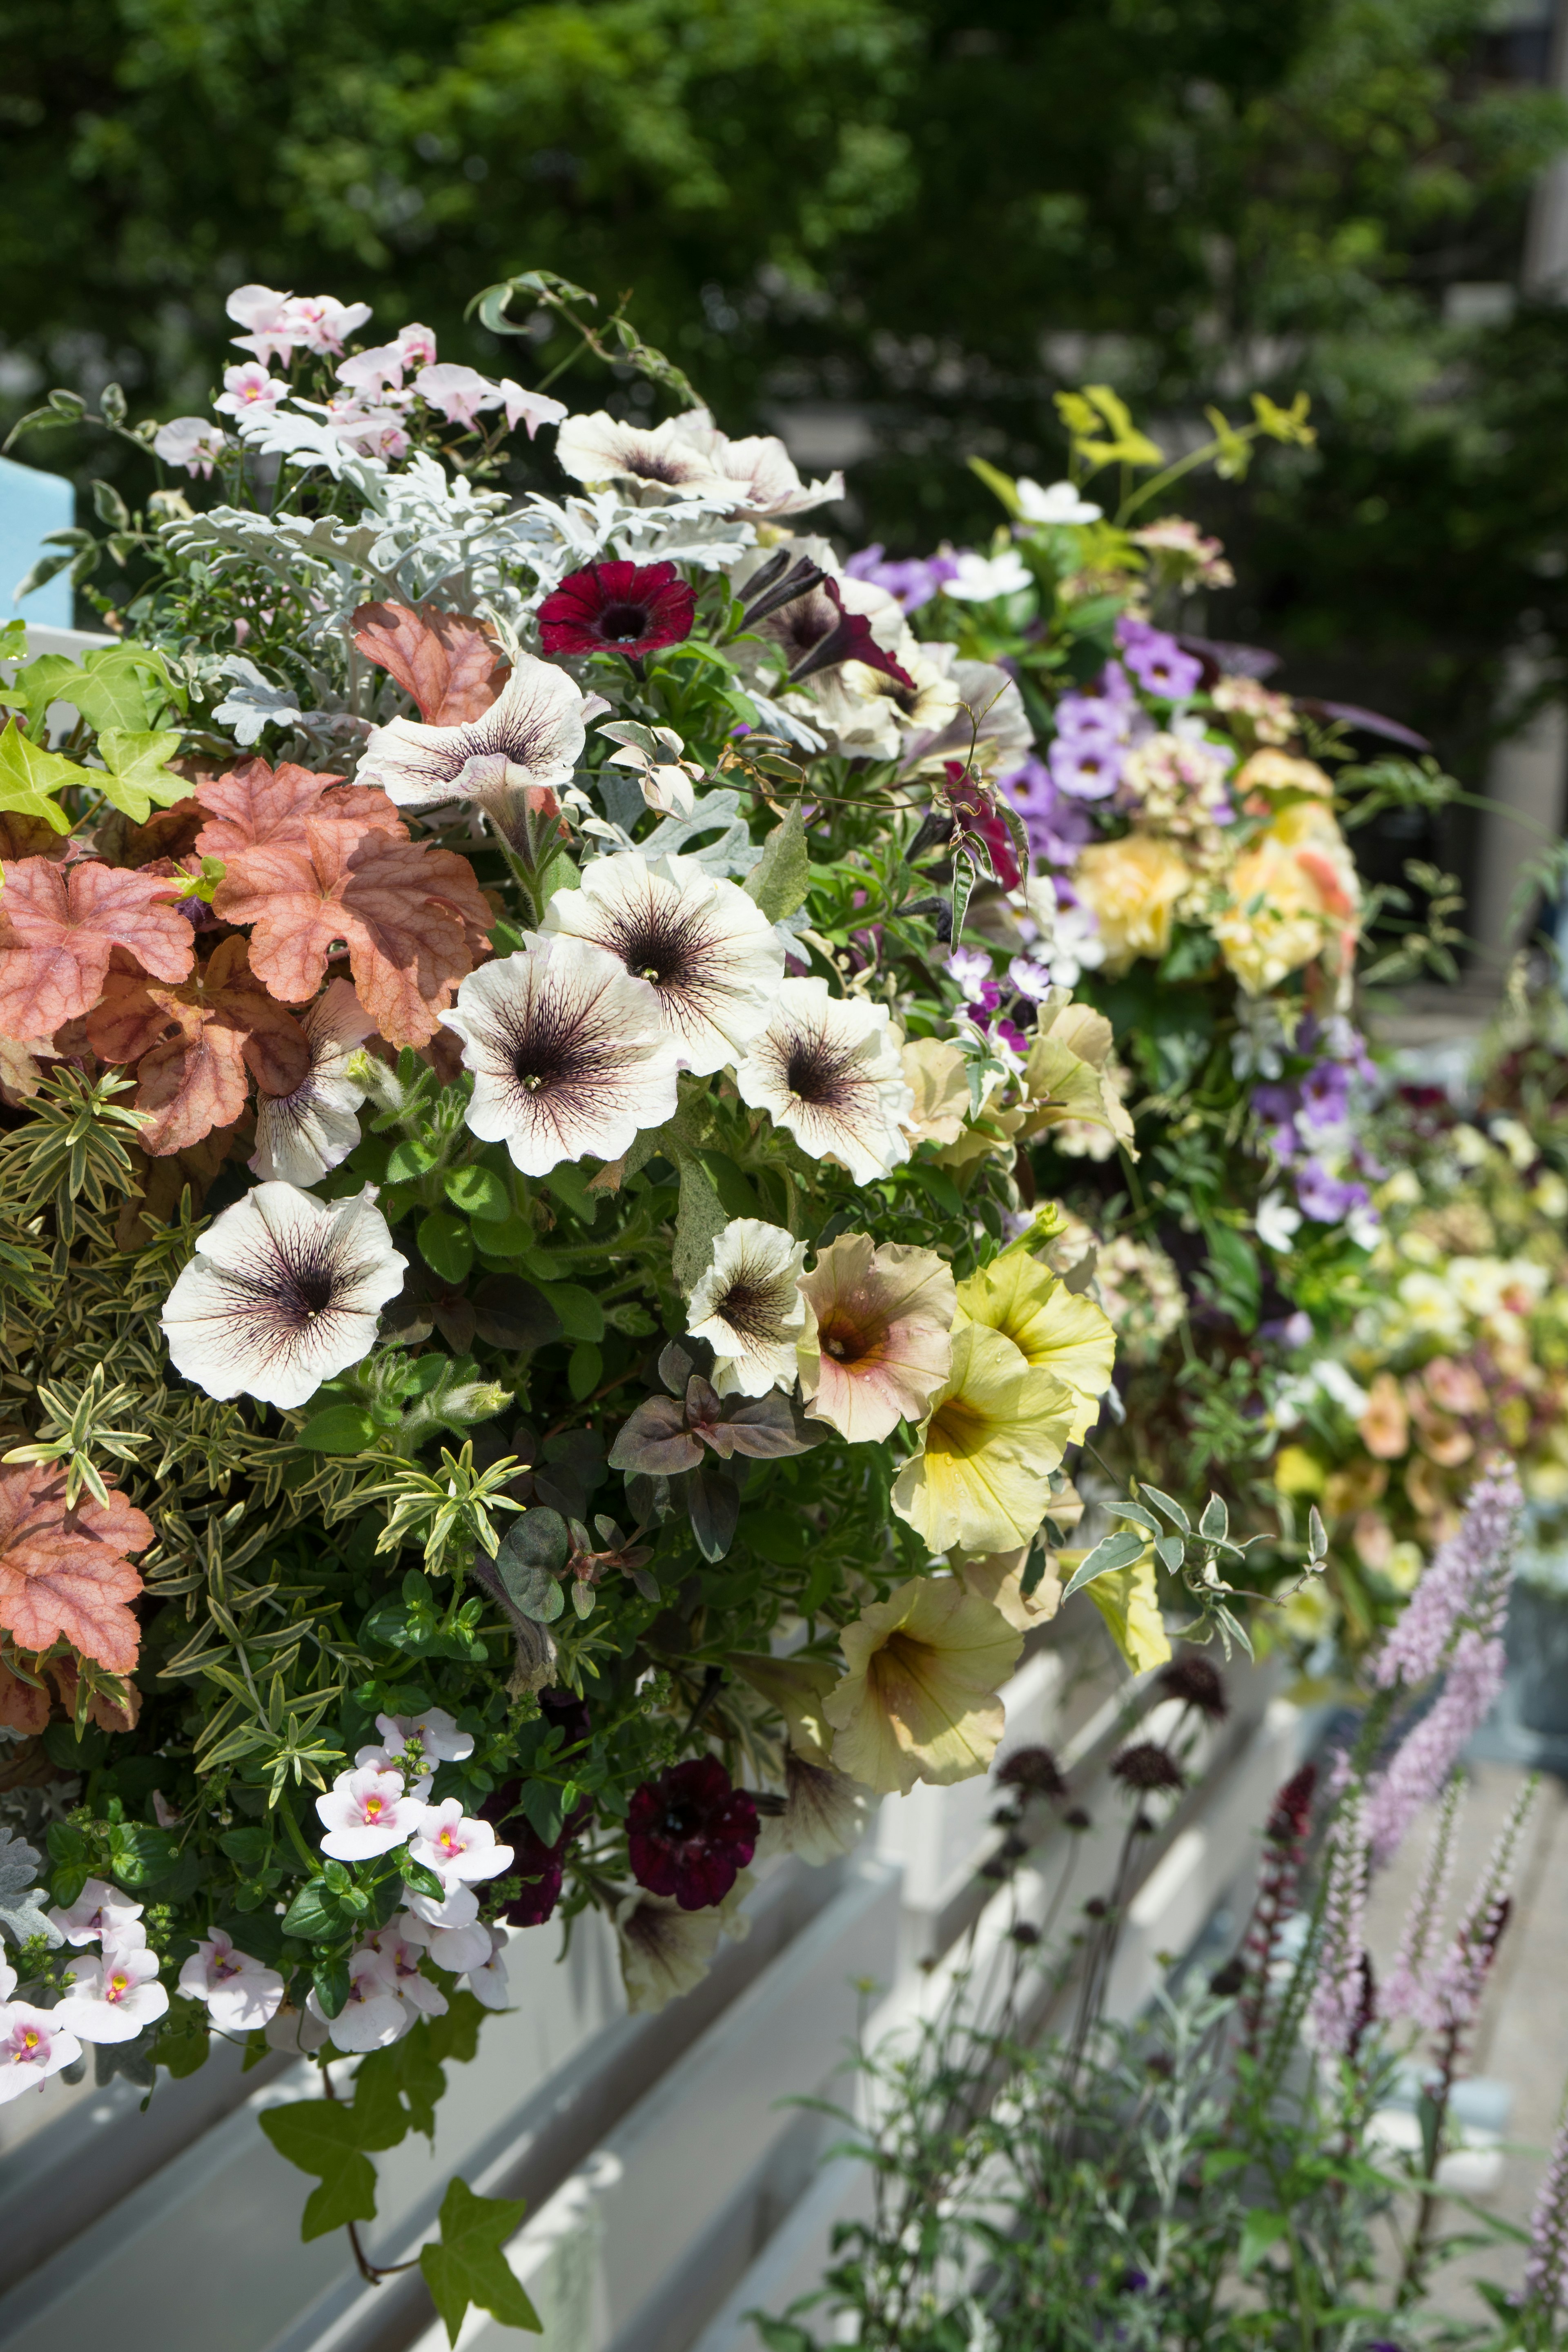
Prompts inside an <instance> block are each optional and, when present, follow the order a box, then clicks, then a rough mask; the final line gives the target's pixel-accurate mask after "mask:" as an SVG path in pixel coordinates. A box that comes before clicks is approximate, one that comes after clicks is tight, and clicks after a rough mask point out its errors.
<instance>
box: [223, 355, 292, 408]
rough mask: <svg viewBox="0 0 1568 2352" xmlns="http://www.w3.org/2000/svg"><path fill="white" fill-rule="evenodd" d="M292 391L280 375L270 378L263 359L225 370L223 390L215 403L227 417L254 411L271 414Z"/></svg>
mask: <svg viewBox="0 0 1568 2352" xmlns="http://www.w3.org/2000/svg"><path fill="white" fill-rule="evenodd" d="M288 390H289V386H288V384H287V383H286V382H285V381H284V379H283V377H282V376H280V375H268V373H267V370H266V369H265V368H264V367H263V366H262V365H261V362H259V360H251V361H250V362H248V364H247V365H246V366H245V367H231V368H225V370H224V372H223V390H222V391H221V392H220V393H219V394H218V396H217V398H216V400H215V401H214V403H213V406H214V407H215V408H221V409H222V410H223V412H224V415H226V416H245V415H248V414H249V413H250V412H251V411H252V410H253V409H259V410H260V411H261V412H262V413H263V414H264V415H271V413H272V411H273V410H274V409H275V408H276V407H277V405H278V404H279V401H280V400H282V399H283V398H284V397H285V396H286V394H287V393H288Z"/></svg>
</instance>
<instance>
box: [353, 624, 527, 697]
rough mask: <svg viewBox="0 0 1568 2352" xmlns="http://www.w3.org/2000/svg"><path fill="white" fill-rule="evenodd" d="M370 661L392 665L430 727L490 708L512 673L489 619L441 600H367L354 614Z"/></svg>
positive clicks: (360, 644)
mask: <svg viewBox="0 0 1568 2352" xmlns="http://www.w3.org/2000/svg"><path fill="white" fill-rule="evenodd" d="M349 626H350V627H351V628H352V629H353V633H354V643H355V645H356V646H358V647H359V649H360V651H361V653H362V654H363V656H364V657H365V659H366V660H367V661H373V662H374V663H376V664H377V665H378V666H379V667H381V668H382V669H384V670H389V671H390V672H391V674H392V676H393V677H395V679H396V680H397V683H398V685H399V686H400V687H402V688H403V690H404V692H405V694H411V695H412V696H413V697H414V699H415V701H416V703H417V704H418V705H419V716H420V718H421V719H424V720H425V721H426V724H427V725H428V726H431V727H460V726H462V725H463V723H464V721H465V720H467V719H477V718H478V717H479V713H480V711H481V710H488V709H489V707H490V705H491V703H492V702H493V701H494V700H495V698H496V697H497V696H498V695H499V694H500V690H501V688H502V687H503V686H504V685H505V684H506V681H507V678H508V677H509V676H510V667H511V666H510V663H509V662H508V660H507V659H506V656H505V655H504V654H503V653H502V652H501V650H500V646H499V645H498V644H497V643H496V639H495V634H494V632H493V631H492V629H491V628H490V625H489V622H487V621H479V620H476V619H475V617H474V615H473V614H471V613H444V612H442V611H441V609H440V607H439V605H437V604H421V606H420V607H419V610H418V611H417V612H416V613H414V612H410V611H409V609H408V606H407V605H406V604H362V605H361V606H360V608H359V610H358V612H357V613H354V614H352V615H351V617H350V621H349Z"/></svg>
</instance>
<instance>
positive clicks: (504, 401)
mask: <svg viewBox="0 0 1568 2352" xmlns="http://www.w3.org/2000/svg"><path fill="white" fill-rule="evenodd" d="M496 390H497V391H498V392H499V393H500V396H501V405H502V407H503V408H504V409H505V410H506V429H507V431H508V432H509V433H515V432H516V431H517V428H518V423H519V420H520V419H521V422H522V423H523V424H524V425H527V427H528V437H529V439H530V440H532V438H533V436H534V435H535V434H536V433H537V432H538V430H539V428H540V426H541V425H559V424H560V422H561V420H562V418H563V416H564V415H565V414H566V403H565V402H564V401H563V400H552V399H551V397H550V394H548V393H547V392H530V391H529V390H528V389H527V387H526V386H525V385H523V384H521V383H517V381H516V380H515V378H513V377H511V376H510V375H503V376H502V378H501V380H500V383H499V384H498V385H497V386H496Z"/></svg>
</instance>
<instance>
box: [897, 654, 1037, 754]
mask: <svg viewBox="0 0 1568 2352" xmlns="http://www.w3.org/2000/svg"><path fill="white" fill-rule="evenodd" d="M927 651H928V652H932V651H934V652H937V653H943V652H945V651H946V648H945V647H943V646H935V647H931V646H928V647H927ZM946 676H947V677H949V678H950V679H951V681H952V685H953V687H954V688H956V691H957V697H958V709H957V715H956V716H955V717H953V718H952V719H947V720H945V721H944V722H943V723H942V725H940V726H933V727H917V728H916V729H915V730H913V731H912V732H911V734H910V738H909V741H908V746H907V749H906V751H905V753H904V768H905V771H906V772H909V771H910V770H912V769H934V768H940V767H945V766H946V764H947V762H948V761H950V760H963V761H968V760H970V759H971V758H973V761H974V762H975V764H976V766H978V767H982V768H985V769H990V770H993V771H994V772H995V773H996V774H998V775H1002V776H1008V775H1011V774H1012V773H1013V772H1014V771H1015V770H1016V769H1017V768H1019V767H1021V766H1022V765H1023V763H1024V761H1026V759H1027V758H1028V756H1029V753H1030V751H1032V749H1033V747H1034V740H1035V735H1034V728H1033V725H1032V723H1031V721H1030V719H1029V714H1028V712H1027V711H1026V709H1025V708H1024V698H1023V696H1022V695H1021V694H1020V693H1019V691H1018V685H1017V680H1016V678H1013V677H1009V676H1008V674H1007V672H1006V671H1005V669H1003V668H1002V667H1000V665H999V664H997V663H995V662H982V661H956V660H952V661H950V667H948V668H947V671H946Z"/></svg>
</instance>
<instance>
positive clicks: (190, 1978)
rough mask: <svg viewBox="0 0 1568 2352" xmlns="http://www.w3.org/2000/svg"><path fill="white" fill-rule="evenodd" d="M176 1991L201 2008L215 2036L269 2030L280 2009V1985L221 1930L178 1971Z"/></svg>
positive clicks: (280, 1981)
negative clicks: (266, 2027) (259, 2028)
mask: <svg viewBox="0 0 1568 2352" xmlns="http://www.w3.org/2000/svg"><path fill="white" fill-rule="evenodd" d="M180 1990H181V1991H182V1992H183V1993H184V1994H185V1995H186V1996H187V1997H188V1998H189V1999H190V2000H200V2001H205V2003H206V2007H207V2011H208V2014H209V2015H210V2016H211V2018H212V2021H213V2023H214V2024H215V2025H216V2027H217V2029H218V2032H220V2033H249V2032H253V2031H254V2030H255V2028H256V2027H257V2026H259V2025H269V2024H270V2023H271V2021H272V2020H273V2018H274V2017H275V2016H276V2015H277V2013H278V2011H279V2009H280V2008H281V2007H282V2003H283V1979H282V1978H281V1977H280V1976H279V1973H278V1971H277V1969H268V1968H264V1967H263V1966H262V1964H261V1962H260V1961H259V1960H253V1959H252V1958H251V1957H250V1954H249V1953H248V1952H242V1951H240V1950H238V1949H237V1947H236V1944H235V1941H234V1938H233V1937H232V1936H228V1935H226V1934H225V1933H224V1930H223V1929H222V1928H221V1927H215V1928H214V1929H213V1931H212V1934H211V1935H210V1936H208V1937H205V1938H204V1940H203V1941H202V1942H201V1943H199V1944H198V1945H197V1946H196V1948H195V1951H194V1952H193V1953H192V1954H191V1957H190V1958H189V1959H188V1960H187V1961H186V1962H185V1964H184V1967H183V1968H182V1969H181V1970H180Z"/></svg>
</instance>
